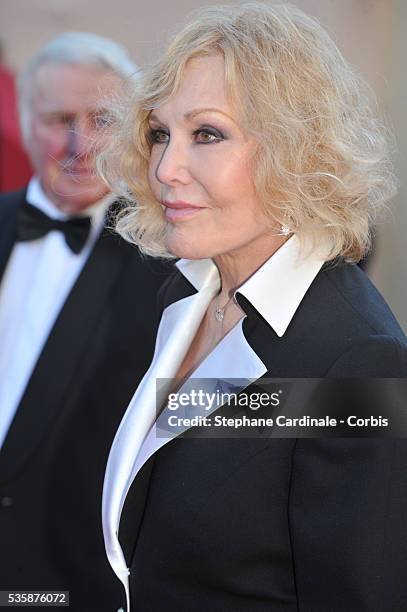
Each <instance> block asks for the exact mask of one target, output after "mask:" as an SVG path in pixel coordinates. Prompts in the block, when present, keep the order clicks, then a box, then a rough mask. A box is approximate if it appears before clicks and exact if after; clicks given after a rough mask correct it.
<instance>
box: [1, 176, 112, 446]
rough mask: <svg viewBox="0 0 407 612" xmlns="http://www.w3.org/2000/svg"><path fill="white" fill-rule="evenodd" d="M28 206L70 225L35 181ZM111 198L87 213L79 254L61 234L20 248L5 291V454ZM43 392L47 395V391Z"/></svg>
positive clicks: (10, 265) (11, 264)
mask: <svg viewBox="0 0 407 612" xmlns="http://www.w3.org/2000/svg"><path fill="white" fill-rule="evenodd" d="M26 199H27V202H28V203H29V204H32V205H33V206H36V207H37V208H38V209H39V210H41V211H42V212H44V213H45V214H46V215H48V216H49V217H51V218H53V219H62V220H64V219H67V218H69V216H68V215H66V214H64V213H63V212H61V211H60V210H58V208H56V207H55V206H54V205H53V204H52V202H51V201H50V200H49V199H48V198H47V196H46V195H45V194H44V192H43V190H42V188H41V185H40V182H39V180H38V178H37V177H34V178H32V179H31V181H30V183H29V185H28V190H27V197H26ZM111 199H112V198H111V196H108V197H107V198H104V199H103V200H101V201H99V202H97V203H96V204H94V205H92V206H91V207H89V208H87V209H86V210H85V211H83V212H82V215H83V216H89V217H91V231H90V233H89V237H88V239H87V242H86V244H85V247H84V248H83V249H82V250H81V252H80V253H78V254H75V253H73V252H72V251H71V249H70V248H69V247H68V246H67V244H66V242H65V237H64V235H63V233H62V232H60V231H56V230H53V231H50V232H48V234H46V235H45V236H43V237H42V238H39V239H37V240H32V241H29V242H17V243H16V244H15V245H14V247H13V249H12V252H11V254H10V258H9V260H8V263H7V267H6V270H5V272H4V276H3V280H2V283H1V286H0V448H1V446H2V444H3V442H4V439H5V437H6V435H7V432H8V429H9V427H10V424H11V422H12V420H13V418H14V415H15V413H16V410H17V408H18V405H19V403H20V401H21V398H22V396H23V394H24V391H25V389H26V387H27V384H28V382H29V380H30V377H31V374H32V372H33V370H34V368H35V365H36V363H37V360H38V358H39V356H40V354H41V351H42V349H43V347H44V345H45V342H46V340H47V338H48V335H49V333H50V331H51V329H52V327H53V325H54V323H55V321H56V319H57V317H58V315H59V313H60V311H61V309H62V307H63V305H64V303H65V300H66V299H67V297H68V295H69V293H70V291H71V289H72V287H73V285H74V283H75V281H76V280H77V278H78V276H79V274H80V272H81V270H82V268H83V266H84V264H85V262H86V260H87V259H88V257H89V254H90V252H91V250H92V248H93V246H94V244H95V242H96V240H97V238H98V236H99V234H100V232H101V230H102V227H103V224H104V218H105V214H106V209H107V206H108V205H109V203H110V202H111ZM44 392H46V391H45V390H44Z"/></svg>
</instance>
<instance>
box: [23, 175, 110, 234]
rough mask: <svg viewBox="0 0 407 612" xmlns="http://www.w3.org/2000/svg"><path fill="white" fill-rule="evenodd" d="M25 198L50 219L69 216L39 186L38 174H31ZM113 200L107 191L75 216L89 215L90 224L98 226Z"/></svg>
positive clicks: (63, 218)
mask: <svg viewBox="0 0 407 612" xmlns="http://www.w3.org/2000/svg"><path fill="white" fill-rule="evenodd" d="M26 200H27V202H28V203H29V204H31V205H32V206H35V207H36V208H38V209H39V210H41V211H42V212H43V213H45V214H46V215H47V216H48V217H50V218H51V219H61V220H65V219H69V217H70V216H71V215H69V214H67V213H64V212H62V211H61V210H59V208H57V207H56V206H55V204H54V203H53V202H52V201H51V200H50V199H49V197H48V196H47V195H46V194H45V192H44V190H43V188H42V186H41V183H40V179H39V177H38V176H33V177H32V178H31V180H30V182H29V183H28V187H27V195H26ZM113 200H114V197H113V196H112V194H110V193H109V194H108V195H107V196H105V197H104V198H102V199H101V200H98V201H97V202H95V203H94V204H92V205H91V206H88V207H87V208H85V209H84V210H82V211H81V212H79V213H77V215H75V216H82V217H90V219H91V221H92V226H97V227H99V226H100V225H101V224H102V223H103V221H104V218H105V214H106V211H107V209H108V207H109V206H110V204H111V203H112V202H113Z"/></svg>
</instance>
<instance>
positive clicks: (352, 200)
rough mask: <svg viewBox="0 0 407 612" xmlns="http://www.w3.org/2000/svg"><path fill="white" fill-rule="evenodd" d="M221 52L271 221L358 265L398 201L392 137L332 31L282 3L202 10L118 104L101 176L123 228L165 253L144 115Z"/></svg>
mask: <svg viewBox="0 0 407 612" xmlns="http://www.w3.org/2000/svg"><path fill="white" fill-rule="evenodd" d="M214 54H221V55H222V56H223V58H224V61H225V76H226V86H227V92H228V96H229V98H230V100H231V102H232V103H233V104H234V105H235V107H236V108H238V109H239V113H240V121H241V124H242V127H243V128H244V129H246V130H247V131H248V133H249V134H251V135H253V136H254V138H255V140H256V142H257V149H256V153H255V155H254V157H253V160H252V168H251V170H252V177H253V181H254V185H255V188H256V190H257V194H258V197H259V201H260V202H261V203H262V205H263V207H264V209H265V210H266V211H267V213H268V214H269V215H270V218H271V219H272V220H273V222H274V223H278V224H281V225H286V226H287V225H288V226H289V227H290V229H291V231H292V232H294V233H295V234H296V235H297V236H298V237H299V238H300V240H302V239H307V242H309V239H311V244H313V245H315V246H317V245H319V244H320V243H321V241H322V240H323V241H324V243H325V242H328V244H329V245H330V253H329V259H334V258H336V257H342V258H344V259H346V260H348V261H358V260H360V259H361V258H362V257H363V255H364V254H365V253H366V251H367V250H368V248H369V246H370V234H371V228H372V225H373V223H374V220H375V218H376V216H377V213H378V212H379V210H380V209H381V208H382V207H383V205H384V204H385V203H386V202H387V201H388V200H389V198H391V197H392V196H393V195H394V192H395V187H396V181H395V177H394V175H393V173H392V169H391V164H390V161H389V154H388V145H387V140H388V139H387V135H388V134H387V130H386V129H385V128H384V126H383V125H382V124H381V123H380V122H379V121H378V120H377V119H376V113H377V110H376V103H375V101H374V98H373V96H372V94H371V92H370V90H369V88H368V87H367V85H366V84H365V83H364V82H363V81H362V80H361V79H360V78H359V77H358V76H357V75H356V74H355V72H354V71H353V70H352V69H351V67H350V65H349V64H348V63H347V62H346V61H345V59H344V58H343V56H342V55H341V53H340V51H339V50H338V49H337V47H336V45H335V44H334V42H333V41H332V39H331V38H330V37H329V36H328V34H327V33H326V32H325V30H324V29H323V28H322V27H321V26H320V25H319V24H318V23H317V22H316V21H315V20H314V19H312V18H310V17H308V16H307V15H305V14H304V13H303V12H302V11H301V10H299V9H298V8H295V7H293V6H290V5H287V4H263V3H258V2H249V3H244V4H239V5H236V6H213V7H209V8H204V9H201V10H199V11H197V12H196V13H195V15H194V18H193V19H192V20H191V21H190V22H189V23H188V24H187V25H186V26H185V27H184V28H183V29H182V30H181V31H180V32H179V33H178V34H177V35H176V36H175V37H174V39H173V40H172V42H171V43H170V44H169V46H168V48H167V50H166V51H165V53H164V54H163V55H162V57H161V58H160V59H158V61H156V62H155V63H154V64H153V65H152V66H150V67H149V68H147V69H146V70H145V71H144V72H143V74H142V75H141V78H140V80H139V82H138V84H137V86H136V90H132V91H128V92H127V95H126V96H124V99H123V101H122V103H121V104H120V105H119V104H117V103H116V105H115V106H114V107H113V109H112V111H113V116H112V124H111V125H110V127H109V130H110V134H109V136H110V138H109V142H110V146H108V147H107V148H106V149H105V150H104V151H103V152H102V153H101V155H100V156H99V159H98V166H99V170H100V172H101V174H102V176H103V177H104V178H105V180H106V181H107V182H108V184H109V185H110V187H111V188H112V189H113V191H114V192H116V193H117V194H118V195H120V196H121V197H124V198H125V201H126V207H125V208H124V209H123V210H122V211H121V213H120V214H119V216H118V220H117V225H116V229H117V231H118V232H119V233H120V234H121V235H122V236H123V237H124V238H125V239H127V240H129V241H131V242H134V243H136V244H137V245H138V246H139V247H140V249H141V250H142V251H143V252H145V253H147V254H150V255H153V256H163V257H171V254H169V253H168V252H167V250H166V247H165V220H164V215H163V212H162V206H161V204H160V202H158V201H157V200H156V199H155V198H154V196H153V194H152V192H151V189H150V187H149V184H148V178H147V176H148V164H149V157H150V150H151V144H150V142H149V139H148V133H149V126H148V117H149V114H150V112H151V110H152V109H155V108H158V107H159V106H160V105H161V104H162V103H163V102H165V101H166V100H167V99H168V98H169V97H170V96H171V95H172V94H173V93H174V92H175V91H176V90H177V88H178V86H179V84H180V81H181V79H182V76H183V72H184V70H185V66H186V64H187V62H188V61H189V60H190V59H192V58H196V57H200V56H208V55H214Z"/></svg>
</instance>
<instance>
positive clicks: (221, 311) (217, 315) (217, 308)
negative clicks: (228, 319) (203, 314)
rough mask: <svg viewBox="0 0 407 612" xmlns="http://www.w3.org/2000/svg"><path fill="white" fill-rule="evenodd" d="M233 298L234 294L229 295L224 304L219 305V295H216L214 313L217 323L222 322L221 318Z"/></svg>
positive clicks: (223, 316)
mask: <svg viewBox="0 0 407 612" xmlns="http://www.w3.org/2000/svg"><path fill="white" fill-rule="evenodd" d="M233 298H234V295H231V297H230V298H229V299H228V301H227V302H226V304H225V305H224V306H222V307H221V306H220V297H219V296H218V297H217V299H216V306H215V312H214V315H215V319H216V320H217V321H218V322H219V323H222V321H223V319H224V318H225V314H226V310H227V308H228V307H229V305H230V304H231V303H232V300H233Z"/></svg>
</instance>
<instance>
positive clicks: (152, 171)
mask: <svg viewBox="0 0 407 612" xmlns="http://www.w3.org/2000/svg"><path fill="white" fill-rule="evenodd" d="M158 161H159V157H158V156H157V154H156V153H154V150H153V151H152V152H151V155H150V161H149V164H148V176H147V179H148V184H149V185H150V189H151V191H152V192H153V194H154V195H155V197H157V198H159V197H160V192H161V183H160V182H159V181H158V180H157V177H156V170H157V164H158Z"/></svg>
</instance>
